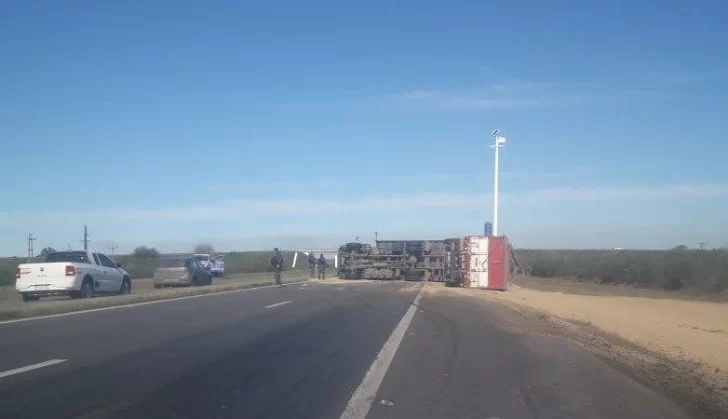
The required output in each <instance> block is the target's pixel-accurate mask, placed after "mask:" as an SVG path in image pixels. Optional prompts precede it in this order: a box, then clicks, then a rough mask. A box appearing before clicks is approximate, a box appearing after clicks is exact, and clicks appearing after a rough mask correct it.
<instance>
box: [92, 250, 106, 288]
mask: <svg viewBox="0 0 728 419" xmlns="http://www.w3.org/2000/svg"><path fill="white" fill-rule="evenodd" d="M92 256H93V261H94V264H93V266H92V267H91V269H89V271H90V272H89V273H90V274H91V276H92V277H93V279H94V291H99V292H103V291H104V286H105V284H106V273H105V272H104V271H105V270H106V268H105V267H104V266H103V265H102V264H101V258H99V254H98V253H93V254H92Z"/></svg>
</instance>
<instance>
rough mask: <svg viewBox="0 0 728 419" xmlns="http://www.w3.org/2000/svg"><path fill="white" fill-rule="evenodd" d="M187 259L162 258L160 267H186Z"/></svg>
mask: <svg viewBox="0 0 728 419" xmlns="http://www.w3.org/2000/svg"><path fill="white" fill-rule="evenodd" d="M185 260H186V259H162V260H160V261H159V267H160V268H184V267H185Z"/></svg>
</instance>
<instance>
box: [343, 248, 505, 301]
mask: <svg viewBox="0 0 728 419" xmlns="http://www.w3.org/2000/svg"><path fill="white" fill-rule="evenodd" d="M337 257H338V261H339V263H338V274H339V277H340V278H343V279H383V280H407V281H434V282H444V283H445V284H446V285H458V286H462V287H467V288H488V289H496V290H504V289H506V284H507V280H508V276H509V272H510V266H511V258H512V249H511V248H510V245H509V244H508V239H507V238H506V237H487V236H466V237H462V238H454V239H444V240H377V242H376V244H375V245H374V246H373V247H372V246H371V245H368V244H363V243H347V244H345V245H343V246H341V247H340V248H339V252H338V255H337ZM516 265H517V263H516Z"/></svg>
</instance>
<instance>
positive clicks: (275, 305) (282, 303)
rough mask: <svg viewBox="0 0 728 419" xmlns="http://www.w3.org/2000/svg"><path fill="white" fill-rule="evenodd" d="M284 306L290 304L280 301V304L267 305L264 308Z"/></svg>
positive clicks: (289, 302)
mask: <svg viewBox="0 0 728 419" xmlns="http://www.w3.org/2000/svg"><path fill="white" fill-rule="evenodd" d="M286 304H291V301H281V302H280V303H275V304H268V305H267V306H265V308H274V307H280V306H283V305H286Z"/></svg>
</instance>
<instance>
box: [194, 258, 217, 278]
mask: <svg viewBox="0 0 728 419" xmlns="http://www.w3.org/2000/svg"><path fill="white" fill-rule="evenodd" d="M192 257H194V258H195V259H197V260H198V261H199V262H200V264H202V266H203V267H204V268H205V269H207V270H208V271H210V274H211V275H212V276H213V277H223V276H225V261H223V260H222V259H221V258H220V257H218V256H215V255H210V254H207V253H195V254H194V255H192Z"/></svg>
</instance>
